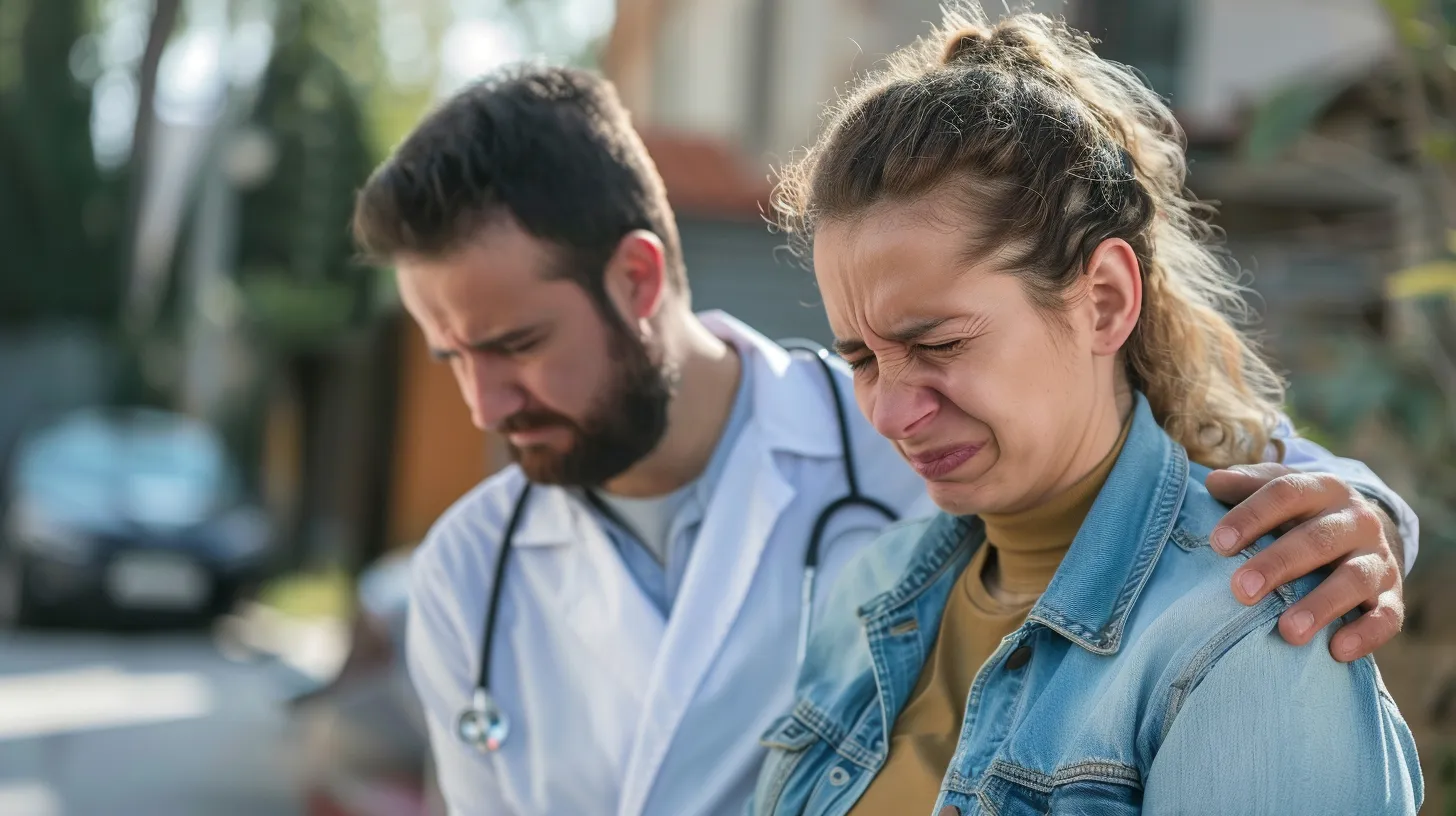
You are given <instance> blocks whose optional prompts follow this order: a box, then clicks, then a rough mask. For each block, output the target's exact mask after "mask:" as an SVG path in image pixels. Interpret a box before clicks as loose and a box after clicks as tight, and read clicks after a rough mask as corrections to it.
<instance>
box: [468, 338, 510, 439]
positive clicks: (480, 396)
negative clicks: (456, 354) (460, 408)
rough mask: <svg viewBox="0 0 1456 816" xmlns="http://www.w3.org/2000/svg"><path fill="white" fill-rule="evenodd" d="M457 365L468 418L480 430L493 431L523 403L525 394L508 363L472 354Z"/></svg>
mask: <svg viewBox="0 0 1456 816" xmlns="http://www.w3.org/2000/svg"><path fill="white" fill-rule="evenodd" d="M463 362H464V364H463V365H462V366H461V368H460V390H461V393H462V394H463V395H464V397H465V402H466V404H467V405H468V406H470V421H471V422H472V423H473V424H474V425H475V427H477V428H479V429H480V430H482V431H494V430H496V429H497V428H499V427H500V425H501V423H502V422H504V421H505V420H506V419H507V418H508V417H511V416H512V415H514V414H516V413H517V412H519V411H520V410H521V409H522V408H524V407H525V404H526V397H525V394H524V392H522V390H521V388H520V385H519V383H517V382H516V380H515V377H514V375H513V374H512V373H511V366H510V364H509V363H503V362H501V361H499V360H490V359H486V356H485V355H482V354H472V355H469V356H467V357H466V358H464V361H463Z"/></svg>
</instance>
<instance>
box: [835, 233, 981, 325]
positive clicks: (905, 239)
mask: <svg viewBox="0 0 1456 816" xmlns="http://www.w3.org/2000/svg"><path fill="white" fill-rule="evenodd" d="M925 214H926V211H925V209H924V208H921V207H914V206H911V207H901V208H889V207H881V208H878V209H877V210H874V211H871V212H869V213H866V214H865V215H863V216H860V217H858V218H855V219H854V220H834V221H827V222H824V223H822V224H821V225H820V226H819V228H818V229H817V230H816V232H815V236H814V275H815V278H816V280H817V281H818V284H819V289H820V292H821V293H822V295H823V298H824V306H825V310H826V311H827V312H828V315H829V324H830V327H831V328H832V329H833V331H834V335H835V337H836V338H838V339H840V340H858V341H864V342H867V343H869V342H871V341H873V340H887V339H890V338H894V337H899V336H903V335H904V334H905V333H906V330H907V328H909V327H915V326H922V327H923V326H924V325H925V324H928V323H932V322H935V321H938V320H944V319H948V318H951V317H954V316H956V315H957V314H960V313H962V312H963V311H964V307H965V300H966V299H967V297H968V296H973V290H974V288H975V286H976V283H977V278H978V277H980V276H981V275H984V274H987V273H988V272H989V271H990V269H991V268H992V267H993V266H994V264H993V263H975V262H973V261H971V260H969V259H968V258H967V246H966V242H965V233H964V231H963V230H961V229H958V228H957V227H956V226H955V225H954V224H951V223H947V222H946V219H944V218H940V217H924V216H925Z"/></svg>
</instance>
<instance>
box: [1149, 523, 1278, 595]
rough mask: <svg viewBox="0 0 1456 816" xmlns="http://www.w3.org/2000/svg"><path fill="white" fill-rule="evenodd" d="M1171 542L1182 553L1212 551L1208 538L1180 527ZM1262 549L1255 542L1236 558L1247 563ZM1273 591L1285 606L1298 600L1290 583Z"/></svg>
mask: <svg viewBox="0 0 1456 816" xmlns="http://www.w3.org/2000/svg"><path fill="white" fill-rule="evenodd" d="M1173 541H1174V542H1175V543H1176V544H1177V545H1178V547H1179V548H1180V549H1182V550H1183V551H1184V552H1193V551H1195V550H1201V549H1204V548H1208V549H1210V550H1211V549H1213V547H1212V546H1211V545H1210V544H1209V542H1208V536H1206V535H1203V536H1197V535H1194V534H1192V533H1190V532H1188V531H1186V530H1184V529H1182V528H1181V527H1180V528H1178V529H1175V530H1174V531H1173ZM1263 549H1264V547H1263V546H1261V545H1260V544H1258V543H1257V542H1256V543H1254V544H1251V545H1249V546H1248V547H1245V548H1244V549H1242V550H1240V551H1239V552H1238V557H1239V558H1241V559H1243V560H1244V561H1248V560H1249V559H1250V558H1253V557H1254V554H1255V553H1257V552H1259V551H1261V550H1263ZM1295 580H1298V579H1295ZM1274 591H1275V592H1277V593H1279V597H1281V598H1283V599H1284V602H1285V603H1287V604H1291V605H1292V604H1293V603H1294V602H1295V601H1297V600H1298V597H1297V595H1296V593H1295V591H1294V586H1293V582H1292V581H1291V582H1290V583H1288V584H1280V585H1279V586H1277V587H1274Z"/></svg>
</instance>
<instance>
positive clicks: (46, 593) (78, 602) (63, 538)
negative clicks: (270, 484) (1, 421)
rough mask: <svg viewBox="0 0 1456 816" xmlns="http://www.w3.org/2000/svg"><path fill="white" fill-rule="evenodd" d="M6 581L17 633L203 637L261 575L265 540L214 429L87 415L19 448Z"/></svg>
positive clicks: (118, 414)
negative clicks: (157, 628)
mask: <svg viewBox="0 0 1456 816" xmlns="http://www.w3.org/2000/svg"><path fill="white" fill-rule="evenodd" d="M4 484H5V485H6V495H5V497H4V503H3V507H0V576H3V579H4V580H5V582H6V583H8V586H7V587H5V589H7V590H8V592H7V593H5V594H6V595H8V596H9V604H8V606H9V609H8V610H4V611H0V615H6V616H9V617H12V618H13V619H15V622H17V623H19V624H20V625H22V626H26V625H42V624H62V623H65V624H77V625H88V626H89V625H99V626H128V625H163V624H178V623H186V624H203V623H206V622H207V621H210V620H211V619H213V618H214V617H216V616H217V615H219V614H222V613H224V612H226V611H228V610H229V609H231V608H232V606H233V604H234V602H235V601H236V599H237V598H238V596H239V594H240V593H241V592H243V591H244V590H245V588H248V587H251V586H253V585H255V584H256V582H257V581H258V580H260V579H261V577H262V576H263V575H264V573H265V571H266V569H267V565H268V561H269V555H270V545H271V534H270V530H269V524H268V523H267V519H266V516H265V515H264V513H263V512H262V511H261V510H260V509H259V508H257V507H256V506H253V505H251V504H249V503H247V502H245V501H244V500H243V498H242V495H241V491H240V486H239V479H238V474H237V472H236V469H235V467H234V465H233V463H232V462H231V461H230V460H229V458H228V455H227V452H226V449H225V448H224V446H223V443H222V440H221V439H220V437H219V436H218V434H217V433H216V431H214V430H213V429H212V428H211V427H209V426H207V425H205V424H203V423H201V422H198V421H196V420H194V419H190V418H188V417H185V416H181V415H179V414H174V413H170V412H166V411H160V410H155V409H147V408H91V409H84V410H81V411H78V412H75V413H71V414H68V415H66V416H64V417H63V418H61V419H60V420H59V421H57V422H55V423H53V424H51V425H48V426H45V427H43V428H42V429H40V430H39V431H37V432H36V433H34V434H31V435H28V436H27V437H25V438H23V439H22V440H21V442H20V444H19V445H18V446H17V449H16V452H15V455H14V456H13V457H12V462H11V466H10V467H9V469H8V472H7V473H6V479H5V481H4Z"/></svg>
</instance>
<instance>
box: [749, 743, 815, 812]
mask: <svg viewBox="0 0 1456 816" xmlns="http://www.w3.org/2000/svg"><path fill="white" fill-rule="evenodd" d="M781 753H784V754H791V756H789V757H787V758H786V759H785V760H784V761H783V762H780V763H778V768H776V769H775V770H774V775H773V778H772V779H771V780H770V781H769V784H768V788H767V789H766V791H765V795H764V797H763V805H764V809H763V810H762V811H760V812H762V813H774V812H776V811H778V809H779V800H781V799H783V797H784V791H785V790H787V789H788V787H789V780H790V779H792V778H793V777H794V771H797V770H798V769H799V764H800V763H802V762H803V761H804V756H805V755H806V754H807V753H808V750H807V749H806V750H801V751H783V752H781Z"/></svg>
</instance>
